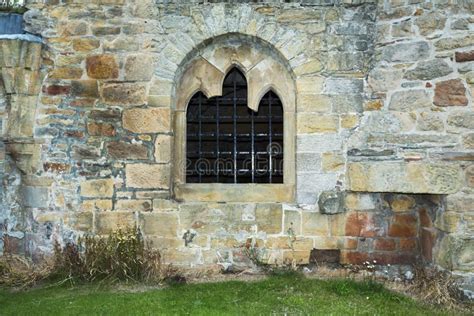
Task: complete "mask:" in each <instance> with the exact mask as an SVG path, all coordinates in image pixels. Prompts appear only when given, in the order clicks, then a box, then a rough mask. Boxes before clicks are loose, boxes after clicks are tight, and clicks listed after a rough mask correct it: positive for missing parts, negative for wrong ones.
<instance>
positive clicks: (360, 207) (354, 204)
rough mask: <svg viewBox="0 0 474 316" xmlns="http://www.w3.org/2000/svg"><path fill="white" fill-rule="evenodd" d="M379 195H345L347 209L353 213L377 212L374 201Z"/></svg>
mask: <svg viewBox="0 0 474 316" xmlns="http://www.w3.org/2000/svg"><path fill="white" fill-rule="evenodd" d="M376 198H377V195H374V194H364V193H346V194H345V195H344V200H345V204H344V205H345V208H346V209H347V210H351V211H371V210H375V209H376V206H375V202H374V200H375V199H376Z"/></svg>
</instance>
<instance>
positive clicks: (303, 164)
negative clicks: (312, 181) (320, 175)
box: [296, 153, 322, 172]
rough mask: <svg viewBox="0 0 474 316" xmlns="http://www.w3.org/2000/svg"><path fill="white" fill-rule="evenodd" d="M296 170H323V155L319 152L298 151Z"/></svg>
mask: <svg viewBox="0 0 474 316" xmlns="http://www.w3.org/2000/svg"><path fill="white" fill-rule="evenodd" d="M296 170H297V172H305V171H312V172H321V171H322V169H321V156H320V155H319V154H317V153H297V154H296Z"/></svg>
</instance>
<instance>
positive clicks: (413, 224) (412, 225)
mask: <svg viewBox="0 0 474 316" xmlns="http://www.w3.org/2000/svg"><path fill="white" fill-rule="evenodd" d="M417 231H418V220H417V217H416V216H415V215H412V214H396V215H395V216H394V217H393V218H392V219H391V223H390V225H389V227H388V236H390V237H405V238H407V237H416V236H417Z"/></svg>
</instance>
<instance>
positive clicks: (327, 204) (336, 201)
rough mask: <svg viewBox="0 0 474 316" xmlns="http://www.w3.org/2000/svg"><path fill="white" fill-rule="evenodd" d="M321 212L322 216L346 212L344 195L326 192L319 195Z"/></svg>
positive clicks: (337, 192) (336, 192)
mask: <svg viewBox="0 0 474 316" xmlns="http://www.w3.org/2000/svg"><path fill="white" fill-rule="evenodd" d="M318 206H319V211H320V212H321V213H322V214H329V215H332V214H338V213H342V212H344V194H343V193H342V192H339V191H324V192H321V194H320V195H319V200H318Z"/></svg>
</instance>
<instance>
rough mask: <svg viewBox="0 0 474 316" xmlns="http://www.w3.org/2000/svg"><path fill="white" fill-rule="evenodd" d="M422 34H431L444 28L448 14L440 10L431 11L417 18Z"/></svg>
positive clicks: (416, 22) (416, 21)
mask: <svg viewBox="0 0 474 316" xmlns="http://www.w3.org/2000/svg"><path fill="white" fill-rule="evenodd" d="M415 24H416V25H417V26H418V29H419V30H420V34H421V35H429V34H431V33H433V32H434V31H436V30H442V29H443V28H444V25H445V24H446V15H445V14H442V13H440V12H430V13H427V14H424V15H422V16H419V17H418V18H416V20H415Z"/></svg>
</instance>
